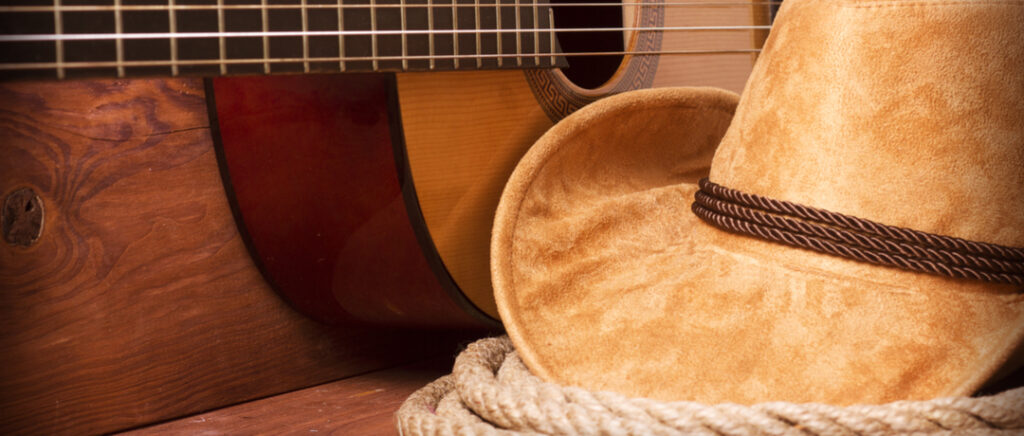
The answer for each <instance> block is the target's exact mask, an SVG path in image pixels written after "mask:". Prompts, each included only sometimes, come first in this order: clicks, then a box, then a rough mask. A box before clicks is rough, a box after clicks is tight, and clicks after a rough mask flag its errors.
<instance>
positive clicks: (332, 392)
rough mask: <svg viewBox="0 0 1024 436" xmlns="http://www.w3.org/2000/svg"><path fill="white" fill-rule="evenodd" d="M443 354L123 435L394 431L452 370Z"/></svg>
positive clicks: (366, 432) (361, 432) (385, 432)
mask: <svg viewBox="0 0 1024 436" xmlns="http://www.w3.org/2000/svg"><path fill="white" fill-rule="evenodd" d="M452 363H453V359H451V358H450V357H449V358H442V359H433V360H430V361H426V362H422V363H417V364H414V365H408V366H403V367H399V368H393V369H388V370H383V371H377V372H372V373H369V374H365V375H361V376H357V377H352V378H349V379H345V380H340V381H337V382H333V383H327V384H323V385H320V386H315V387H311V388H308V389H303V390H300V391H295V392H289V393H286V394H281V395H277V396H274V397H270V398H265V399H262V400H257V401H251V402H248V403H245V404H239V405H237V406H232V407H227V408H224V409H220V410H215V411H211V412H207V413H202V414H199V415H194V416H190V417H187V418H182V419H178V420H175V421H171V422H167V423H164V424H160V425H155V426H152V427H147V428H143V429H139V430H135V431H129V432H127V433H123V436H146V435H161V434H293V433H309V434H352V435H356V434H359V435H395V434H398V432H397V430H396V429H395V424H394V413H395V411H396V410H398V407H399V406H401V404H402V402H403V401H405V399H406V398H407V397H408V396H409V395H410V394H412V393H413V392H414V391H416V390H417V389H419V388H421V387H423V386H425V385H426V384H427V383H430V382H432V381H434V380H435V379H437V378H438V377H440V376H442V375H444V374H447V373H449V372H451V369H452Z"/></svg>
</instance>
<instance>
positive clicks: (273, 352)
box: [0, 79, 464, 434]
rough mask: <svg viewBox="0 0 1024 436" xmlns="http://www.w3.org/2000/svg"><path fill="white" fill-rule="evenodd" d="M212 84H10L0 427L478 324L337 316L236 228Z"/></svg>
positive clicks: (70, 418)
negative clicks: (315, 310)
mask: <svg viewBox="0 0 1024 436" xmlns="http://www.w3.org/2000/svg"><path fill="white" fill-rule="evenodd" d="M208 124H209V121H208V118H207V114H206V106H205V100H204V93H203V88H202V83H201V82H200V81H198V80H180V79H175V80H127V81H126V80H117V81H115V80H109V81H71V82H64V83H31V82H22V83H3V84H0V196H3V197H6V196H7V195H8V194H10V193H12V192H14V191H16V190H19V189H21V188H30V189H32V190H33V191H35V192H36V193H37V194H38V195H39V197H40V198H41V199H42V204H43V206H44V209H45V216H44V226H43V231H42V235H41V237H40V238H39V240H38V241H37V242H36V243H35V244H33V245H31V246H28V247H25V246H21V245H15V244H10V243H6V242H0V368H2V370H0V410H2V411H3V412H2V413H0V433H2V434H11V433H15V434H17V433H27V434H51V433H74V434H91V433H103V432H112V431H118V430H123V429H127V428H134V427H138V426H140V425H145V424H150V423H153V422H158V421H163V420H168V419H172V418H176V417H181V416H186V415H190V414H194V413H197V412H200V411H203V410H210V409H214V408H218V407H223V406H225V405H229V404H236V403H239V402H243V401H248V400H251V399H254V398H262V397H266V396H269V395H274V394H277V393H281V392H287V391H292V390H295V389H299V388H304V387H308V386H312V385H316V384H320V383H323V382H326V381H330V380H337V379H339V378H341V377H345V376H349V375H352V374H357V373H363V372H366V371H370V370H374V369H379V368H385V367H390V366H393V365H395V364H398V363H401V362H409V361H413V360H419V359H422V357H423V356H425V355H431V354H435V353H450V352H451V350H452V349H453V344H454V342H455V341H456V338H457V337H463V336H464V333H458V332H456V333H436V332H427V331H401V330H385V329H369V328H362V329H356V328H329V327H326V326H323V325H320V324H317V323H315V322H312V321H310V320H308V319H306V318H304V317H302V316H300V315H298V314H297V313H296V312H294V311H293V310H291V309H290V308H289V307H288V306H287V305H286V304H285V303H283V302H282V300H281V299H280V298H278V297H277V295H275V294H274V293H273V292H272V291H271V289H269V288H268V287H267V285H266V284H265V282H264V280H263V279H262V277H261V276H260V274H259V273H258V271H257V270H256V268H255V267H254V265H253V263H252V261H251V260H250V258H249V255H248V253H247V252H246V250H245V247H244V244H243V242H242V240H241V238H240V236H239V234H238V232H237V230H236V227H235V223H234V220H233V219H232V216H231V212H230V209H229V206H228V203H227V200H226V199H225V194H224V189H223V186H222V184H221V180H220V176H219V173H218V169H217V162H216V159H215V156H214V151H213V146H212V144H211V140H210V130H209V126H208Z"/></svg>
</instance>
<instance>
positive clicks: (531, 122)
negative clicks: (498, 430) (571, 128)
mask: <svg viewBox="0 0 1024 436" xmlns="http://www.w3.org/2000/svg"><path fill="white" fill-rule="evenodd" d="M709 9H711V8H709ZM714 14H715V16H716V17H717V18H718V19H721V20H724V21H726V22H732V23H736V22H744V23H748V24H750V23H755V24H756V23H759V22H763V21H764V20H767V13H766V12H765V14H763V15H762V14H758V13H754V14H752V13H751V9H747V8H738V9H735V12H733V13H732V14H733V15H732V16H728V15H727V14H726V15H723V12H721V11H718V10H715V11H714ZM623 16H624V17H625V19H626V20H627V23H630V22H632V23H634V24H633V25H635V26H637V27H640V26H648V27H651V26H659V25H665V26H687V25H699V24H702V23H704V24H706V22H707V16H706V15H702V14H701V13H700V12H699V11H698V12H695V11H694V10H693V9H683V8H665V7H662V6H644V7H636V8H633V9H630V8H627V9H626V10H624V11H623ZM763 37H764V35H759V34H757V33H756V32H749V31H737V32H716V33H713V34H693V33H678V32H676V33H672V32H664V33H662V32H638V33H634V34H628V35H627V43H626V47H628V48H629V49H631V50H635V51H641V50H647V51H657V50H659V49H660V50H687V49H693V48H698V47H699V48H702V49H708V48H711V49H714V48H719V47H721V48H729V47H733V48H734V47H759V46H760V42H761V40H762V39H763ZM754 60H755V56H754V55H752V54H740V53H737V54H720V53H717V54H706V55H686V56H625V58H624V59H623V61H622V63H621V65H620V67H619V68H618V70H616V71H615V73H614V75H613V76H612V77H611V78H610V79H608V80H607V81H606V82H605V84H604V85H602V86H600V87H598V88H596V89H583V88H580V87H577V86H576V85H574V84H573V83H572V82H571V81H570V80H569V79H568V78H567V77H566V76H565V75H564V74H563V73H562V72H560V71H558V70H502V71H461V72H426V73H424V72H420V73H398V74H391V73H370V74H339V75H312V76H309V75H307V76H264V77H241V78H233V77H226V78H217V79H212V80H211V81H210V82H211V83H210V85H209V86H208V93H210V94H211V95H212V96H213V101H214V102H215V105H213V106H212V107H211V113H212V114H215V118H216V119H215V121H216V123H215V125H218V126H219V130H220V131H219V143H220V149H221V161H222V171H223V172H224V174H223V176H224V179H225V182H226V185H227V187H228V191H229V192H230V193H231V194H229V196H230V197H231V198H232V200H233V204H234V206H235V215H236V220H237V221H238V224H239V226H240V228H242V229H243V231H244V233H245V234H247V239H248V242H249V247H250V249H251V250H252V252H253V256H254V258H255V259H256V260H257V263H258V264H260V266H261V269H262V271H263V272H264V275H265V277H266V278H267V279H268V281H269V282H270V283H271V284H272V286H274V287H275V289H276V290H277V291H278V292H279V293H280V294H281V295H282V296H283V297H284V298H285V299H286V300H288V301H289V302H290V303H291V304H292V305H293V307H295V308H296V309H298V310H299V311H301V312H303V313H305V314H307V315H310V316H312V317H314V318H316V319H319V320H322V321H325V322H371V323H387V324H397V325H418V326H424V325H428V326H494V325H496V320H497V319H498V314H497V310H496V307H495V305H494V301H493V297H492V296H491V287H490V275H489V260H488V251H489V241H490V229H491V225H492V219H493V212H494V210H495V209H496V207H497V203H498V199H499V197H500V194H501V190H502V188H503V187H504V183H505V181H506V180H507V178H508V176H509V175H510V174H511V172H512V170H513V168H514V167H515V164H516V163H517V162H518V160H519V158H520V157H521V156H522V155H523V154H524V153H525V152H526V150H527V149H528V148H529V146H530V145H532V144H533V142H534V141H535V140H536V139H537V138H538V137H540V136H541V135H542V134H543V133H544V132H545V131H546V130H547V129H548V128H549V127H551V126H552V125H553V124H554V123H555V122H557V121H558V120H559V119H561V118H562V117H564V116H566V115H568V114H570V113H571V112H572V111H574V110H576V109H578V108H579V107H582V106H583V105H585V104H587V103H589V102H591V101H594V100H596V99H599V98H601V97H604V96H607V95H611V94H614V93H619V92H625V91H629V90H633V89H640V88H648V87H659V86H718V87H722V88H726V89H731V90H734V91H736V92H739V91H740V90H741V89H742V87H743V85H744V83H745V81H746V77H747V75H748V74H749V71H750V69H751V68H752V66H753V62H754Z"/></svg>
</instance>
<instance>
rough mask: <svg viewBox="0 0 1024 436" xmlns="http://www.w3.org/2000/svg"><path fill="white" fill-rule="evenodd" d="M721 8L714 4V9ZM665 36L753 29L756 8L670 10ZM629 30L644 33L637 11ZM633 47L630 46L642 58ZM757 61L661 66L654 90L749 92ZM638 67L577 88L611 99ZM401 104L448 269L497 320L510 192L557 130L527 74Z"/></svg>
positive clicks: (447, 79)
mask: <svg viewBox="0 0 1024 436" xmlns="http://www.w3.org/2000/svg"><path fill="white" fill-rule="evenodd" d="M706 1H708V2H711V3H713V0H706ZM664 12H665V25H666V26H697V25H732V26H736V25H750V24H752V23H753V20H754V13H753V12H752V7H749V6H740V7H722V6H720V5H709V6H707V7H704V6H699V7H665V8H664ZM623 16H624V18H625V19H626V20H633V22H632V23H631V25H632V26H639V25H640V24H641V23H640V22H639V14H638V12H637V10H635V8H634V7H627V8H625V9H624V13H623ZM632 37H633V40H634V41H633V42H630V43H629V44H628V45H627V46H628V47H630V48H631V49H632V48H635V45H636V42H635V39H636V34H633V35H632ZM756 42H757V41H756V40H755V38H754V37H753V36H752V32H749V31H729V32H710V33H707V32H705V33H701V32H664V34H663V41H662V49H664V50H710V49H739V48H748V49H749V48H754V47H756V46H755V45H754V44H755V43H756ZM754 60H755V57H754V56H753V55H751V54H708V55H692V56H668V55H666V56H661V57H660V58H659V60H658V67H657V70H656V71H654V72H652V73H653V75H654V77H653V86H654V87H666V86H716V87H720V88H725V89H729V90H732V91H734V92H740V91H741V90H742V89H743V86H744V85H745V84H746V80H747V76H748V75H749V74H750V70H751V69H752V68H753V64H754ZM628 62H629V57H628V56H627V57H626V61H624V63H623V67H620V69H619V71H618V72H616V74H615V75H614V76H613V77H612V79H611V80H610V81H609V82H608V83H606V84H604V85H602V86H600V87H598V88H596V89H583V88H580V87H577V86H575V85H573V84H572V83H571V82H569V81H568V79H567V78H566V77H565V75H564V74H561V73H560V72H559V73H556V76H557V78H558V79H559V80H561V81H563V82H564V83H565V84H566V85H567V86H568V87H569V88H571V89H572V90H573V91H574V92H577V93H579V94H581V95H587V96H593V97H596V98H600V97H605V96H607V95H610V94H611V93H612V92H613V91H614V89H615V88H616V87H617V85H618V81H619V80H620V79H622V76H623V75H624V71H625V69H626V67H625V65H627V64H628ZM398 96H399V99H400V106H401V111H402V125H403V130H404V133H405V144H406V148H407V151H408V154H409V162H410V166H411V169H412V176H413V182H414V184H415V186H416V193H417V196H418V198H419V201H420V207H421V209H422V211H423V217H424V220H425V222H426V224H427V228H428V229H429V230H430V235H431V238H432V239H433V241H434V244H435V246H436V247H437V251H438V253H439V254H440V255H441V258H442V259H443V261H444V264H445V267H446V268H447V270H448V272H449V273H450V274H451V276H452V278H453V279H454V280H455V282H456V283H457V284H458V286H459V288H460V289H461V290H462V291H463V293H464V294H465V295H466V296H467V297H468V298H469V299H470V300H471V301H472V302H473V303H474V304H475V305H476V306H477V307H479V308H480V309H481V310H483V311H484V312H486V313H488V314H490V315H491V316H492V317H495V318H497V317H498V311H497V306H495V303H494V297H493V290H492V288H491V279H490V261H489V254H490V236H491V226H492V224H493V220H494V211H495V210H496V209H497V205H498V200H499V198H500V197H501V191H502V189H503V188H504V186H505V181H506V180H508V177H509V176H510V175H511V174H512V170H513V169H514V168H515V165H516V163H518V162H519V159H520V158H521V157H522V156H523V154H525V153H526V151H527V150H528V149H529V148H530V146H531V145H533V143H534V141H536V140H537V138H539V137H540V136H541V135H542V134H544V132H545V131H546V130H547V129H548V128H550V127H551V126H552V124H553V122H552V121H551V119H549V118H548V116H547V115H546V114H545V113H544V111H543V110H542V107H541V105H540V104H539V103H538V98H541V97H539V96H537V95H535V93H534V92H533V91H532V90H531V88H530V85H529V83H528V82H527V80H526V79H525V77H524V76H523V73H522V72H519V71H480V72H456V73H415V74H411V73H403V74H398Z"/></svg>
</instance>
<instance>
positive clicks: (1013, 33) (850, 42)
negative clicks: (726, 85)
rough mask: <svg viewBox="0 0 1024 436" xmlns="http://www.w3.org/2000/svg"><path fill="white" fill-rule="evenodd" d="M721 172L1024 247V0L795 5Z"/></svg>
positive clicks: (870, 214)
mask: <svg viewBox="0 0 1024 436" xmlns="http://www.w3.org/2000/svg"><path fill="white" fill-rule="evenodd" d="M711 180H712V181H714V182H716V183H719V184H722V185H724V186H728V187H730V188H733V189H737V190H740V191H744V192H749V193H753V194H758V195H762V196H766V197H770V198H775V199H779V200H786V201H790V202H794V203H799V204H804V205H807V206H812V207H816V208H820V209H826V210H830V211H833V212H838V213H843V214H847V215H852V216H857V217H861V218H865V219H869V220H873V221H876V222H880V223H884V224H888V225H893V226H899V227H907V228H912V229H916V230H921V231H924V232H929V233H935V234H942V235H948V236H955V237H959V238H964V239H969V240H975V241H980V242H989V243H995V244H1000V245H1008V246H1017V247H1022V246H1024V2H1019V1H1017V2H1014V1H996V0H992V1H968V2H964V1H942V0H932V1H917V0H914V1H886V2H882V1H871V0H855V1H854V0H847V1H827V2H826V1H817V0H789V1H787V2H785V3H784V4H783V7H782V10H781V11H780V13H779V18H778V20H777V22H776V25H775V29H774V30H773V31H772V35H771V37H770V38H769V40H768V42H767V44H766V46H765V50H764V52H763V54H762V56H761V58H760V59H759V60H758V63H757V65H756V67H755V69H754V72H753V74H752V76H751V79H750V81H749V82H748V86H747V89H746V90H745V91H744V93H743V97H742V99H741V101H740V105H739V107H738V109H737V112H736V117H735V119H734V121H733V124H732V125H731V126H730V128H729V131H728V132H727V133H726V136H725V137H724V139H723V140H722V143H721V145H720V147H719V149H718V152H717V153H716V155H715V158H714V162H713V164H712V170H711Z"/></svg>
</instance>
